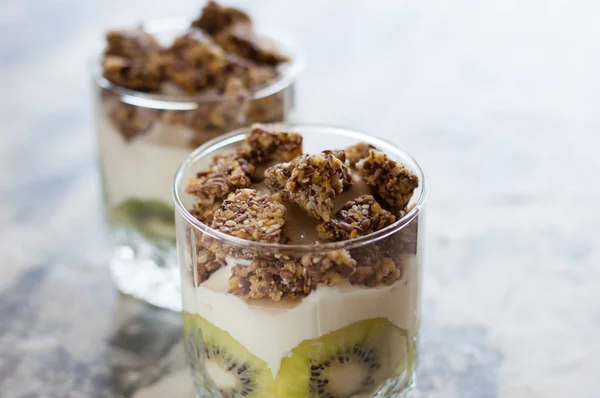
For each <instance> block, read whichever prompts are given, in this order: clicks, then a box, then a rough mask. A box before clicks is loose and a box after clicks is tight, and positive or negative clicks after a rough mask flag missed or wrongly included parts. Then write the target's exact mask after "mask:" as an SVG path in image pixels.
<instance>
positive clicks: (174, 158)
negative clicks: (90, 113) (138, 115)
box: [97, 114, 193, 205]
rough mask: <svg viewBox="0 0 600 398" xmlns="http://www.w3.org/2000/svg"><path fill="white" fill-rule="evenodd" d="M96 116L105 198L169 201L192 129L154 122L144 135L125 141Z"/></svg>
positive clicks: (113, 202)
mask: <svg viewBox="0 0 600 398" xmlns="http://www.w3.org/2000/svg"><path fill="white" fill-rule="evenodd" d="M97 119H98V120H97V134H98V147H99V153H100V155H99V156H100V166H101V168H102V174H103V184H104V189H105V194H106V197H107V200H108V202H109V203H110V204H111V205H118V204H120V203H122V202H124V201H126V200H128V199H143V200H159V201H161V202H163V203H165V204H168V205H171V203H172V199H171V186H172V185H173V178H174V176H175V172H176V171H177V167H179V165H180V164H181V162H183V160H184V159H185V158H186V156H187V155H188V154H189V153H190V152H191V149H188V148H186V146H185V142H189V135H190V134H193V132H191V131H190V130H189V129H188V128H186V127H184V126H178V125H172V124H166V123H161V122H156V123H154V124H153V126H152V127H151V128H150V130H149V131H148V132H146V133H145V134H144V135H142V136H139V137H135V138H134V139H132V140H131V141H126V140H125V139H124V138H123V136H122V135H121V134H120V133H119V132H118V131H117V130H116V129H115V128H114V127H113V126H112V125H111V124H110V121H109V120H108V118H107V117H106V116H104V115H102V114H101V116H100V117H98V118H97ZM186 140H187V141H186Z"/></svg>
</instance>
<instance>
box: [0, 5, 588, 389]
mask: <svg viewBox="0 0 600 398" xmlns="http://www.w3.org/2000/svg"><path fill="white" fill-rule="evenodd" d="M223 3H224V4H228V5H234V6H240V7H242V8H244V9H245V10H247V11H248V12H249V13H250V14H251V15H252V16H253V17H254V18H255V19H256V21H257V24H259V25H266V26H273V27H278V28H281V29H285V30H286V31H289V33H290V34H291V35H293V37H294V38H295V39H296V40H297V42H298V43H299V44H300V45H301V46H302V47H304V48H305V50H306V55H307V67H306V69H305V71H304V73H303V74H302V76H301V78H300V80H299V83H298V86H297V95H298V97H297V111H296V113H295V116H294V119H295V120H297V121H303V122H320V123H330V124H335V125H341V126H347V127H352V128H354V129H357V130H361V131H364V132H367V133H370V134H374V135H378V136H381V137H385V138H387V139H388V140H391V141H393V142H395V143H397V144H399V145H400V146H401V147H403V148H405V149H407V150H408V151H409V152H411V153H412V154H413V155H414V156H415V158H417V159H418V160H419V161H420V162H421V164H422V165H423V168H424V169H425V171H426V173H427V174H428V178H429V186H430V196H429V205H428V211H427V243H426V256H425V281H424V297H423V309H424V315H423V321H422V323H423V333H422V346H423V354H422V358H421V369H420V372H419V377H420V378H419V381H418V382H419V392H420V394H421V395H422V396H425V397H463V398H494V397H502V398H504V397H511V398H513V397H516V398H520V397H548V398H553V397H562V396H575V397H581V398H588V397H589V398H591V397H597V396H598V395H597V394H598V391H600V381H599V380H598V378H597V366H596V363H597V360H596V357H597V356H598V355H600V338H599V337H600V336H599V332H598V328H599V327H600V304H599V303H600V290H598V289H597V281H598V277H599V276H600V249H599V248H600V232H599V231H600V208H599V207H598V202H599V201H600V183H598V177H599V175H600V174H599V172H600V157H599V156H598V155H597V152H598V149H597V147H598V144H599V143H600V139H599V138H598V136H597V134H598V129H599V127H600V117H599V116H598V112H597V109H598V108H599V107H600V77H599V74H598V71H599V70H600V41H598V39H597V38H598V35H599V34H600V3H598V2H593V1H586V0H570V1H566V0H564V1H563V0H544V1H543V0H519V1H517V0H504V1H492V0H487V1H474V0H471V1H468V0H421V1H416V0H404V1H396V0H371V1H363V0H344V1H341V0H337V1H335V0H321V1H316V0H311V1H286V2H283V1H275V0H252V1H227V2H223ZM203 4H204V2H203V1H200V0H198V1H192V0H181V1H178V2H168V1H153V2H149V1H141V0H127V1H116V0H104V1H95V0H94V1H92V0H90V1H85V2H83V1H75V0H64V1H58V0H46V1H34V0H21V1H18V2H17V1H6V0H5V1H4V2H3V4H2V5H1V6H0V10H1V12H0V86H1V87H2V94H1V95H0V129H1V130H2V132H1V133H0V264H1V266H0V396H2V397H4V396H6V397H129V396H136V397H138V398H145V397H154V396H157V397H158V396H165V397H166V396H169V397H171V396H172V397H176V396H177V397H178V396H181V397H187V396H190V397H191V395H186V394H188V392H187V391H189V390H187V389H186V386H187V383H188V382H189V380H188V379H186V377H187V376H186V374H185V370H184V365H183V359H182V356H181V352H180V351H181V347H180V344H179V338H180V326H179V322H180V320H179V317H178V316H176V315H173V314H170V313H166V312H162V311H159V310H155V309H152V308H149V307H147V306H144V305H143V304H141V303H138V302H136V301H134V300H131V299H126V298H123V297H120V296H119V295H118V294H117V292H116V290H115V288H114V287H113V285H112V283H111V281H110V278H109V272H108V269H107V266H106V261H107V258H108V255H107V253H106V241H105V238H104V231H103V229H102V228H103V227H102V222H101V213H100V201H101V193H100V186H99V178H98V175H97V172H98V170H97V164H96V163H97V160H96V152H95V151H96V149H95V137H94V131H93V124H92V105H91V99H92V93H91V76H90V70H89V59H90V57H91V56H93V55H94V54H98V52H99V51H100V50H101V48H102V45H103V33H104V31H105V30H106V29H107V28H109V27H120V26H123V25H131V24H135V23H137V22H139V21H142V20H148V19H156V18H164V17H180V16H184V17H188V18H190V19H192V18H194V17H195V16H196V15H197V14H198V13H199V10H200V8H201V6H202V5H203ZM161 389H162V390H161ZM180 390H181V391H180ZM161 391H162V392H161ZM165 391H168V392H165ZM176 394H179V395H176Z"/></svg>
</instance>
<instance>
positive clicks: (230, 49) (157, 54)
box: [94, 1, 302, 310]
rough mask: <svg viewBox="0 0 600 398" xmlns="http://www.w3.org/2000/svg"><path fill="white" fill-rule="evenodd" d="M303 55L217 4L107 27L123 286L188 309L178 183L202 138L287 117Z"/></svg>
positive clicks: (107, 125)
mask: <svg viewBox="0 0 600 398" xmlns="http://www.w3.org/2000/svg"><path fill="white" fill-rule="evenodd" d="M301 58H302V57H301V56H300V54H299V52H298V51H297V50H296V48H295V47H294V46H293V44H291V42H290V41H289V40H287V39H286V38H285V35H283V34H282V33H274V32H266V31H263V30H260V29H259V28H258V27H256V26H255V25H254V24H253V23H252V20H251V19H250V17H249V16H248V15H247V14H246V13H244V12H243V11H241V10H238V9H235V8H231V7H223V6H221V5H219V4H217V3H215V2H212V1H211V2H209V3H208V4H207V5H206V6H205V7H204V8H203V10H202V12H201V13H200V16H199V17H198V18H196V19H195V20H193V21H192V22H191V23H190V22H189V21H188V22H185V21H180V20H163V21H153V22H149V23H145V24H143V25H140V26H138V27H134V28H131V29H124V30H113V31H109V32H107V33H106V48H105V50H104V52H103V54H102V56H101V57H100V59H99V60H97V61H96V62H95V63H94V83H95V93H94V97H95V115H96V130H97V137H98V149H99V158H100V169H101V174H102V183H103V190H104V199H105V205H106V206H105V208H106V216H107V220H108V222H109V225H110V228H111V232H112V234H113V235H114V237H115V246H116V247H115V254H114V256H113V259H112V261H111V270H112V273H113V276H114V279H115V281H116V283H117V285H118V287H119V288H120V289H121V290H122V291H123V292H125V293H129V294H132V295H134V296H137V297H139V298H141V299H144V300H146V301H148V302H150V303H152V304H154V305H158V306H161V307H164V308H170V309H173V310H179V309H180V308H181V300H180V296H181V294H180V283H179V275H178V271H177V265H176V260H175V257H176V256H175V249H174V246H175V220H174V209H173V206H172V200H171V193H170V192H171V186H172V183H173V176H174V175H175V171H176V169H177V166H179V164H180V163H181V162H182V161H183V159H185V157H186V156H188V155H189V154H190V153H191V151H192V150H193V149H194V148H196V147H198V146H199V145H201V144H202V143H204V142H206V141H208V140H210V139H212V138H215V137H218V136H219V135H221V134H223V133H225V132H228V131H231V130H233V129H236V128H240V127H243V126H247V125H250V124H251V123H253V122H279V121H286V120H287V119H288V118H289V116H290V112H291V110H292V105H293V85H294V81H295V79H296V76H297V73H298V71H299V70H300V68H301V65H302V59H301Z"/></svg>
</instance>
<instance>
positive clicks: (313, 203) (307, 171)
mask: <svg viewBox="0 0 600 398" xmlns="http://www.w3.org/2000/svg"><path fill="white" fill-rule="evenodd" d="M279 166H281V165H277V166H274V167H275V168H274V169H273V168H271V170H270V169H267V170H266V171H265V181H266V184H267V186H269V187H273V188H277V187H280V186H281V185H283V179H284V178H285V176H286V175H287V174H288V173H289V178H288V179H287V181H286V182H285V187H284V189H283V190H282V191H281V192H282V194H283V195H284V197H285V198H286V199H288V200H290V201H292V202H294V203H296V204H298V205H299V206H300V207H301V208H303V209H304V210H306V211H307V212H308V214H310V215H311V216H312V217H315V218H316V219H320V220H323V221H329V219H330V215H331V211H332V209H333V198H335V197H336V196H337V195H338V194H340V193H341V192H342V191H343V190H344V188H345V187H346V186H347V184H348V182H349V181H351V177H350V174H349V172H348V169H347V168H346V165H345V164H344V162H342V161H341V160H340V159H338V158H337V157H335V156H334V155H333V154H332V153H327V152H322V153H318V154H316V155H303V156H299V157H297V158H295V159H294V160H293V161H292V162H291V164H290V165H283V166H282V167H279Z"/></svg>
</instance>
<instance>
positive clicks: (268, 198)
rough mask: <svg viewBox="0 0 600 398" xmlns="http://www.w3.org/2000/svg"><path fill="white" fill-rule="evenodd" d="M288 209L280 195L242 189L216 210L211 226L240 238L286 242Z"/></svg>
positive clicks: (231, 195)
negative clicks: (285, 229)
mask: <svg viewBox="0 0 600 398" xmlns="http://www.w3.org/2000/svg"><path fill="white" fill-rule="evenodd" d="M285 211H286V208H285V206H284V205H283V202H282V200H281V198H280V196H279V195H277V194H275V195H269V194H265V195H263V194H260V193H258V192H257V191H256V190H254V189H238V190H237V191H235V192H234V193H232V194H230V195H229V196H228V197H227V199H225V201H224V202H223V204H221V206H220V207H219V208H218V209H217V210H216V211H215V213H214V215H213V218H212V222H211V227H212V228H213V229H215V230H217V231H219V232H223V233H225V234H228V235H231V236H235V237H237V238H241V239H246V240H252V241H255V242H265V243H283V239H284V238H283V224H284V217H285Z"/></svg>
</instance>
